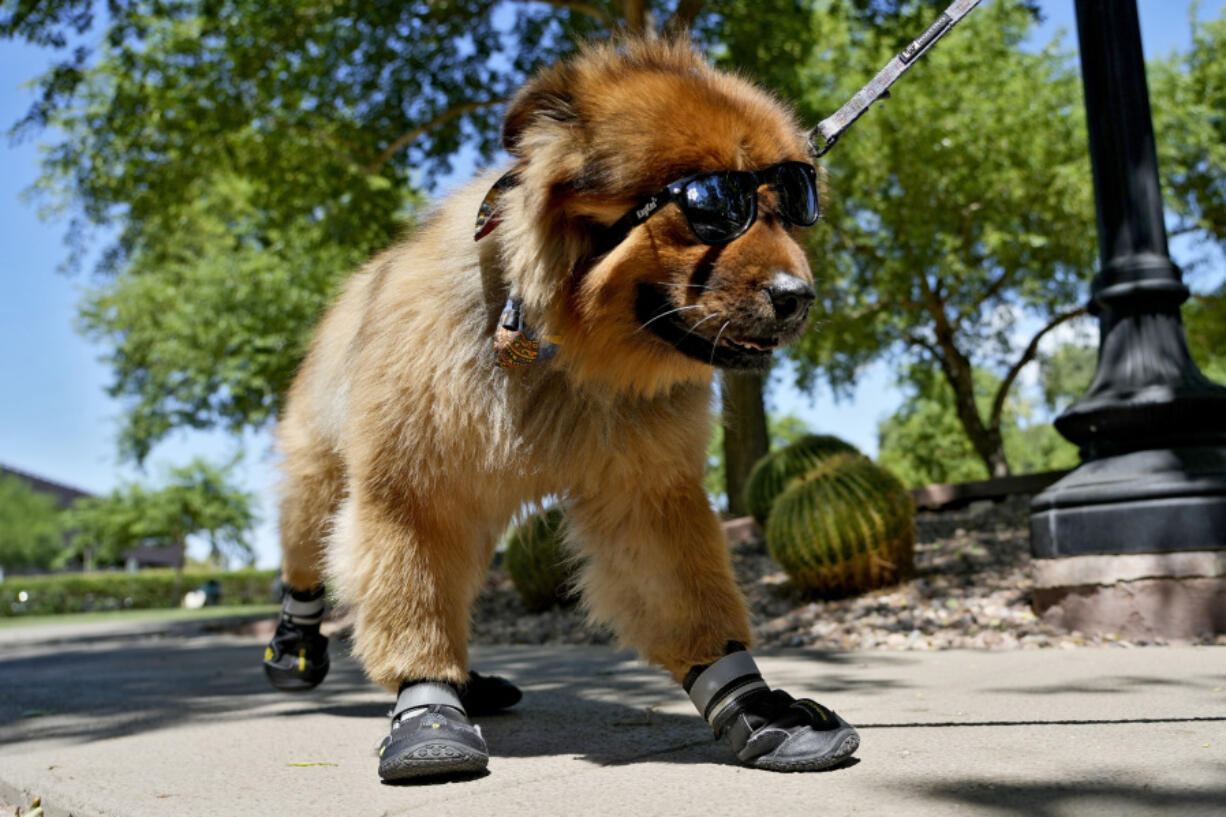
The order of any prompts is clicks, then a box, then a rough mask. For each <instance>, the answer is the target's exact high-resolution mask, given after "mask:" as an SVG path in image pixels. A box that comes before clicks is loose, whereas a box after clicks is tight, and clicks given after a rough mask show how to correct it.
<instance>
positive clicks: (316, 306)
mask: <svg viewBox="0 0 1226 817" xmlns="http://www.w3.org/2000/svg"><path fill="white" fill-rule="evenodd" d="M195 187H196V188H197V190H196V191H193V192H194V193H196V195H193V196H192V197H191V199H190V200H189V201H188V202H187V203H185V204H184V205H183V206H182V207H181V208H180V209H178V210H177V212H176V213H174V216H173V217H174V218H175V224H174V225H167V226H166V227H165V228H161V229H157V230H154V231H153V237H152V238H151V240H150V241H147V242H144V243H143V244H142V246H141V247H140V248H139V249H137V250H135V251H134V252H133V253H132V255H131V257H130V258H129V259H128V262H127V265H126V267H125V271H124V274H122V275H119V276H116V277H113V278H110V279H107V280H106V281H105V282H103V283H101V284H99V285H97V286H94V287H92V288H90V289H89V290H87V291H86V293H85V295H84V297H83V299H82V302H81V305H80V317H79V325H80V327H81V329H82V330H83V331H84V332H85V334H86V335H87V336H89V337H90V338H91V339H93V340H97V341H99V342H101V343H102V344H103V345H104V347H106V348H108V349H110V352H109V354H108V356H107V360H108V362H109V363H110V364H111V367H112V370H113V371H114V374H115V380H114V383H113V384H112V385H111V386H110V388H109V391H110V393H111V394H112V395H113V396H116V397H128V398H130V400H129V403H128V408H127V411H126V413H125V415H124V418H123V419H124V422H123V425H122V426H121V429H120V449H121V452H122V453H124V454H126V455H129V456H131V457H133V458H134V459H136V460H137V461H141V460H143V459H144V458H145V457H146V455H147V454H148V453H149V451H150V448H151V447H152V445H153V444H154V443H155V442H156V441H157V440H160V439H161V438H162V437H164V436H165V435H166V434H167V433H168V432H169V431H171V430H172V429H174V428H184V427H187V428H207V427H210V426H213V425H220V426H223V427H224V428H226V429H227V430H229V431H232V432H235V433H238V432H241V431H242V430H243V428H245V427H247V426H251V425H256V426H258V425H260V424H262V423H264V422H266V421H268V420H270V419H271V418H272V417H274V416H275V415H276V412H277V411H278V409H279V407H280V404H281V399H282V396H283V395H284V393H285V391H286V389H287V388H288V386H289V382H290V379H291V378H292V377H293V374H294V371H295V368H296V366H297V361H298V360H299V359H300V358H301V357H302V355H303V353H304V352H305V349H306V344H307V342H308V340H309V334H310V330H311V328H312V326H313V324H314V322H315V319H316V317H317V316H318V315H319V314H320V313H321V312H322V310H323V308H324V307H325V306H326V304H327V303H328V301H329V300H330V298H331V296H332V295H333V294H334V290H335V289H336V284H337V282H338V281H339V279H340V277H341V276H342V274H343V273H344V272H345V271H346V270H347V269H348V268H350V267H352V266H354V265H356V264H357V263H358V262H359V261H360V260H361V259H362V258H363V257H364V256H365V255H366V253H367V250H368V249H369V248H370V247H368V246H357V247H354V246H347V245H346V243H343V242H338V241H336V239H335V237H334V236H333V235H332V234H331V233H330V232H329V230H328V228H327V227H326V226H325V225H322V224H318V223H311V222H306V221H304V222H300V223H289V224H286V225H284V226H280V225H275V224H268V223H266V222H267V215H266V213H264V212H263V211H262V205H261V204H260V203H259V198H260V197H261V196H263V195H267V191H266V190H265V191H261V190H260V189H259V188H260V186H259V185H255V184H252V183H251V182H249V181H246V180H245V179H243V178H241V177H238V176H225V177H221V178H217V179H213V180H210V181H208V182H200V183H198V184H196V185H195ZM390 235H391V229H390V226H389V229H388V231H384V232H379V233H377V234H375V235H372V236H370V237H369V240H367V241H364V242H363V245H372V246H373V244H375V243H377V242H381V241H383V240H386V239H388V238H389V237H390Z"/></svg>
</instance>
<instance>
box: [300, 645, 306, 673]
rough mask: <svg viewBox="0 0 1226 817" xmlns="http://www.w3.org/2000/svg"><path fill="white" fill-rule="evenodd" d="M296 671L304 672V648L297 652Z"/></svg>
mask: <svg viewBox="0 0 1226 817" xmlns="http://www.w3.org/2000/svg"><path fill="white" fill-rule="evenodd" d="M298 671H299V672H306V647H303V648H302V649H300V650H298Z"/></svg>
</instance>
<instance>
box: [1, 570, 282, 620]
mask: <svg viewBox="0 0 1226 817" xmlns="http://www.w3.org/2000/svg"><path fill="white" fill-rule="evenodd" d="M276 576H277V571H275V570H254V569H250V570H235V571H228V572H221V571H208V570H202V571H194V570H193V571H182V572H180V571H175V570H142V571H140V572H139V573H123V572H119V571H116V572H113V573H111V572H107V573H56V574H52V575H48V576H12V577H9V578H7V579H5V580H4V581H3V582H0V616H19V615H49V614H53V613H83V612H89V611H92V610H129V609H131V610H136V609H152V608H159V607H178V606H179V603H180V602H181V601H182V599H183V594H184V593H186V592H187V591H189V590H194V589H196V588H197V587H199V586H200V585H202V584H204V583H205V582H207V581H209V580H210V579H213V580H215V581H216V582H217V583H218V584H219V585H220V587H221V603H222V604H226V605H231V604H268V603H270V601H271V598H270V593H271V587H272V583H273V581H274V580H275V579H276ZM23 592H24V593H25V594H26V600H25V601H24V602H23V601H21V600H20V595H19V594H21V593H23Z"/></svg>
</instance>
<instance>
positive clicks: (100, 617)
mask: <svg viewBox="0 0 1226 817" xmlns="http://www.w3.org/2000/svg"><path fill="white" fill-rule="evenodd" d="M280 609H281V608H280V606H279V605H276V604H243V605H235V606H232V607H224V606H223V607H203V608H201V609H199V610H184V609H181V608H168V609H161V610H108V611H103V612H98V613H62V614H60V615H54V616H6V617H4V618H0V629H8V628H12V627H28V626H34V625H37V624H87V623H89V622H91V621H187V620H190V619H210V618H229V617H234V616H243V617H253V618H254V617H264V616H271V615H273V614H274V613H276V612H277V611H278V610H280Z"/></svg>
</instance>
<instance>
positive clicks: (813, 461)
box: [745, 434, 860, 527]
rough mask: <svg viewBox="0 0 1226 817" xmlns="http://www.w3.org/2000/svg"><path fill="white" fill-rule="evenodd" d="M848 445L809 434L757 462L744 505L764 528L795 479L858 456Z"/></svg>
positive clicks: (835, 439) (746, 489)
mask: <svg viewBox="0 0 1226 817" xmlns="http://www.w3.org/2000/svg"><path fill="white" fill-rule="evenodd" d="M859 453H860V452H859V451H858V450H857V449H856V447H855V446H854V445H852V444H851V443H849V442H845V441H843V440H840V439H839V438H838V437H832V436H831V435H829V434H806V435H805V436H804V437H801V438H800V439H799V440H797V441H796V442H794V443H792V444H791V445H787V446H784V447H783V448H777V449H775V450H774V451H772V452H770V453H769V454H767V455H766V456H765V457H763V458H762V459H760V460H758V462H757V464H755V465H754V467H753V470H752V471H750V473H749V479H748V480H747V481H746V482H745V505H746V507H747V508H748V509H749V513H750V515H751V516H752V517H753V518H754V519H755V520H757V522H758V524H759V525H761V526H762V527H765V526H766V519H767V517H768V516H770V510H771V506H772V505H774V504H775V500H776V498H778V496H779V495H780V494H781V493H783V491H784V489H786V488H787V487H788V484H789V483H791V481H792V480H793V479H795V478H796V477H799V476H801V475H803V474H807V473H809V472H810V471H812V470H813V469H814V468H816V467H817V466H819V465H821V464H822V463H823V462H825V461H826V460H828V459H830V458H831V457H833V456H836V455H839V454H859Z"/></svg>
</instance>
